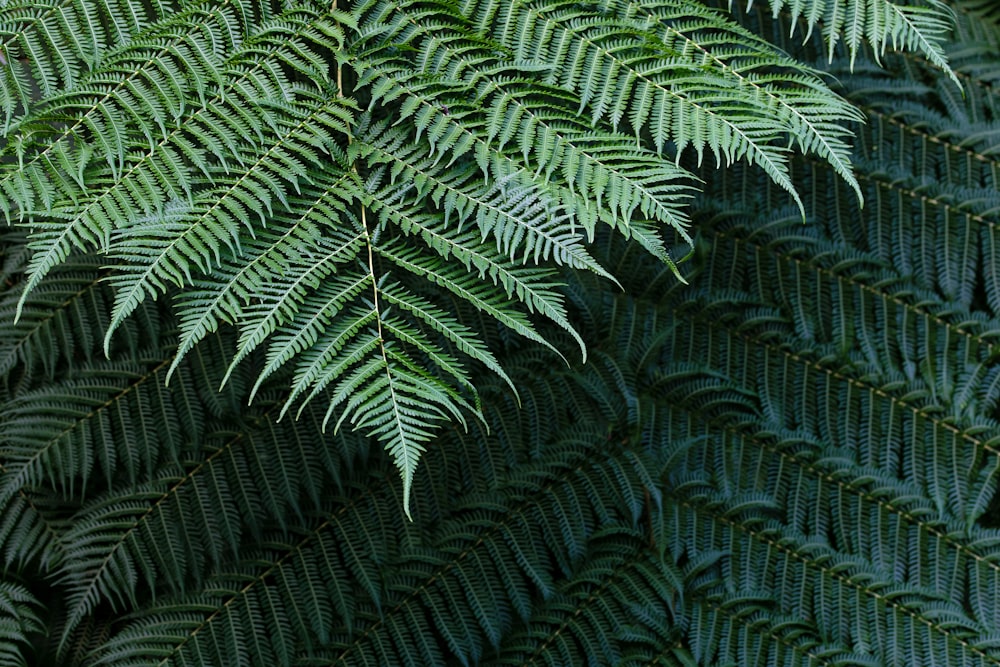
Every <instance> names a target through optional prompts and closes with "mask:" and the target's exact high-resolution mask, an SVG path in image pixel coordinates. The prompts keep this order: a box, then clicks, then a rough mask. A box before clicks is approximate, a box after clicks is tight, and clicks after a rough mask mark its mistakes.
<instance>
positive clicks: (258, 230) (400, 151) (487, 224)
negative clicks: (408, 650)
mask: <svg viewBox="0 0 1000 667" xmlns="http://www.w3.org/2000/svg"><path fill="white" fill-rule="evenodd" d="M823 4H824V3H823V2H819V0H817V1H816V2H814V3H812V4H811V5H810V6H809V8H808V9H809V12H808V13H809V16H810V17H812V18H813V19H814V20H818V18H822V17H823V11H827V10H823V9H822V7H823ZM853 4H856V5H858V6H859V7H861V6H862V5H863V6H864V8H865V9H866V10H870V12H869V11H866V12H855V13H856V16H855V20H853V21H850V20H846V19H842V18H839V19H837V20H836V21H834V22H833V23H832V24H830V25H832V26H834V28H833V29H831V30H828V31H827V33H826V41H827V43H828V44H829V45H830V46H831V48H832V47H833V46H834V45H835V43H836V42H837V41H838V40H839V39H840V38H841V34H843V35H844V37H845V38H846V40H847V42H848V44H849V45H850V49H851V53H852V54H854V53H856V52H857V51H858V49H859V48H860V36H861V35H863V36H864V37H865V38H867V39H868V40H869V41H870V43H871V44H872V45H873V46H874V47H875V49H876V51H877V52H881V51H883V50H884V48H885V45H886V43H887V42H888V41H889V40H893V41H899V42H900V43H901V44H902V45H904V46H906V47H908V48H911V49H915V50H917V51H918V52H922V53H924V54H925V55H926V57H928V58H929V59H930V60H931V61H932V62H934V63H938V64H940V65H942V66H943V67H947V65H946V64H945V63H944V57H943V55H942V52H941V48H942V46H941V44H942V41H941V40H942V38H943V34H942V32H943V30H944V26H945V22H944V18H943V17H944V14H943V10H942V9H941V8H940V7H939V6H938V5H936V4H932V5H928V6H926V7H924V6H918V5H915V6H909V5H898V6H897V5H895V4H892V3H889V2H886V1H885V0H879V1H878V2H876V1H875V0H866V1H865V2H861V0H858V2H857V3H853ZM869 5H870V7H869ZM852 6H853V5H852ZM837 7H839V3H835V7H834V8H832V9H830V10H829V11H832V12H836V11H838V10H837ZM779 9H781V5H776V6H775V10H776V11H777V10H779ZM791 9H792V12H793V14H794V15H797V14H799V13H802V12H803V11H804V9H803V7H802V6H801V3H799V4H796V5H795V6H793V7H792V8H791ZM817 12H819V13H817ZM810 25H811V24H810ZM0 66H2V69H3V76H0V120H2V123H0V130H2V132H0V141H3V145H2V149H0V150H2V151H3V155H4V157H3V158H2V159H0V207H2V208H3V210H4V211H5V214H6V217H7V220H8V222H9V223H10V224H12V225H14V226H15V227H17V228H20V229H22V230H25V232H26V233H27V249H28V250H29V251H30V259H29V260H28V262H27V264H26V266H25V267H24V269H23V272H24V280H23V282H19V283H18V289H19V290H20V298H19V300H18V302H17V309H16V313H15V318H14V319H15V320H19V319H20V318H25V317H29V316H30V315H29V314H28V313H26V312H25V309H26V307H27V305H28V300H29V299H31V298H32V295H34V294H36V293H40V291H41V290H42V289H43V288H44V283H45V280H46V277H47V276H49V275H50V274H51V273H52V271H53V270H55V269H56V268H57V267H59V266H61V265H64V264H66V263H71V262H73V261H76V260H74V259H73V258H74V257H75V256H77V255H81V254H84V255H86V254H95V253H96V254H97V255H99V256H100V257H101V261H102V265H103V266H104V267H105V270H106V271H107V276H106V280H107V281H108V282H109V283H110V284H111V285H112V286H113V288H114V294H115V296H114V302H113V305H112V307H111V312H110V319H109V320H108V321H107V322H106V323H105V324H104V325H103V328H104V332H105V335H104V353H105V355H106V356H108V357H109V358H111V355H110V352H111V345H112V337H113V335H114V333H115V332H116V331H117V330H118V329H119V328H120V327H121V326H122V324H123V323H124V322H125V321H126V320H127V319H128V318H129V317H130V316H132V315H133V314H134V313H135V312H136V310H137V309H138V308H139V306H140V304H142V303H143V302H144V301H146V300H148V299H158V298H160V297H163V296H165V295H167V294H169V295H170V296H169V298H170V299H171V300H172V302H173V303H174V312H175V313H176V317H177V318H178V321H179V343H178V351H177V354H176V356H175V357H174V359H173V361H172V362H171V365H170V368H169V372H168V378H169V377H172V376H173V374H174V373H175V372H176V370H177V369H178V367H179V364H180V363H181V362H182V360H183V359H185V358H186V357H187V356H188V355H189V354H190V353H191V351H192V350H193V349H194V348H195V346H196V345H198V344H199V343H200V342H201V341H203V340H205V339H206V337H208V336H209V335H211V334H213V333H215V332H216V331H218V330H219V328H220V327H235V328H236V330H237V331H238V332H239V335H238V337H237V340H236V343H235V346H233V347H232V348H231V349H230V350H229V351H228V352H227V353H226V357H227V358H228V359H230V366H229V369H228V372H227V373H225V374H224V376H223V378H222V383H225V382H228V381H229V380H230V378H231V377H232V375H233V373H234V372H236V369H237V367H238V366H240V364H241V363H243V362H244V361H245V360H246V359H247V358H248V357H250V356H251V355H253V354H254V353H255V351H256V350H258V349H259V350H261V352H262V353H263V354H264V355H265V358H266V362H265V363H264V365H263V366H259V367H257V369H256V372H257V375H256V379H255V380H254V382H255V385H254V386H255V387H257V388H259V387H261V386H263V385H264V384H266V383H267V382H268V380H269V378H271V377H272V376H273V375H274V374H275V373H277V372H279V371H282V372H284V371H285V370H287V371H288V372H289V373H290V374H291V375H290V377H291V378H292V380H291V392H290V393H289V394H288V397H287V401H288V404H289V405H288V406H286V408H284V409H283V410H282V414H284V413H285V412H287V411H289V410H291V412H293V413H294V412H297V411H299V410H300V409H301V408H302V406H303V405H305V404H306V403H308V402H310V401H312V400H314V399H315V398H316V397H317V396H323V397H324V398H323V400H324V405H325V406H326V408H327V409H328V412H327V417H326V420H327V421H328V422H329V423H330V424H331V425H332V426H333V427H334V430H338V429H339V428H340V427H341V426H342V425H344V424H349V425H350V426H351V427H352V428H355V429H360V430H361V431H362V432H364V433H365V434H367V435H370V436H373V437H375V438H376V439H378V440H379V441H380V442H382V443H383V445H384V446H385V447H386V448H387V449H389V450H390V451H391V452H392V455H393V457H394V458H395V460H396V463H397V466H398V468H399V470H400V473H401V475H402V478H403V485H404V488H405V489H406V490H407V491H406V492H404V495H403V497H404V503H408V499H409V497H410V496H409V491H408V490H409V489H410V487H411V485H412V482H413V474H414V470H415V468H416V465H417V462H418V460H419V457H420V454H421V452H423V451H424V449H425V448H426V447H427V445H428V444H429V442H430V441H431V440H432V439H433V437H434V435H435V434H436V433H437V432H438V431H439V428H440V426H441V424H444V423H449V422H451V423H459V424H462V425H463V426H465V425H467V422H468V420H469V419H483V414H482V411H481V407H480V402H479V401H480V399H479V397H478V393H477V391H478V390H477V383H476V382H473V379H474V378H475V377H476V376H477V375H478V373H479V370H478V369H480V368H483V367H485V368H484V370H488V371H491V372H493V373H496V374H498V375H500V377H502V378H507V376H506V374H505V371H504V370H503V369H502V367H501V366H500V364H499V362H498V360H497V357H496V352H495V351H494V350H491V349H490V347H489V346H488V345H487V344H486V341H485V339H484V338H483V336H482V334H481V331H479V326H478V325H477V326H469V325H468V324H465V323H463V322H462V318H463V313H465V312H467V308H468V307H471V308H473V309H474V310H477V311H479V312H480V313H482V314H483V315H484V316H486V318H487V320H492V321H493V322H495V323H496V324H497V325H499V326H501V327H504V328H506V329H509V330H510V331H511V332H513V333H515V334H518V335H519V336H520V337H523V338H527V339H529V340H531V341H534V342H535V343H538V344H541V345H543V346H546V347H548V348H550V349H555V350H559V351H560V353H562V354H563V356H566V355H570V356H572V354H573V351H572V349H571V348H570V347H567V346H566V345H565V344H564V343H563V342H560V341H556V340H555V339H553V338H552V337H551V336H550V335H548V334H544V333H543V331H542V330H543V329H545V328H546V327H547V326H548V324H546V323H554V324H556V325H557V326H558V327H561V328H562V329H564V330H565V332H566V333H567V334H569V335H570V337H571V338H573V340H574V341H575V343H576V347H578V348H579V351H580V354H581V355H582V356H583V358H586V346H585V344H584V341H583V339H582V338H581V336H580V334H579V331H578V329H577V327H576V325H575V324H574V323H572V322H571V321H570V320H569V319H568V317H567V314H566V302H565V293H564V292H562V291H561V290H560V288H559V286H560V284H561V283H562V282H563V279H562V278H559V277H558V276H557V274H556V273H554V271H558V269H559V268H560V267H566V268H571V269H584V270H588V271H591V272H593V273H595V274H597V275H600V276H603V277H604V278H607V279H610V280H612V281H614V280H615V278H614V277H613V276H612V274H611V273H610V272H609V271H608V270H607V269H606V268H605V267H603V266H602V265H601V263H600V262H598V261H597V260H596V259H595V258H594V257H593V255H592V251H591V249H590V244H591V243H592V242H593V241H594V239H595V236H596V234H597V233H598V232H599V231H600V230H603V229H611V230H613V231H614V233H617V234H619V235H621V236H623V237H624V238H629V239H632V238H634V239H636V240H637V241H638V242H639V243H640V244H642V245H643V246H644V247H646V248H647V250H649V251H650V252H651V253H652V254H654V255H655V256H656V257H658V258H659V259H660V260H661V261H664V262H665V263H667V265H668V266H671V267H674V269H675V270H676V258H677V257H678V256H683V255H686V253H687V249H685V248H684V245H685V244H690V241H691V238H690V233H689V229H690V218H689V209H688V203H689V202H690V199H691V197H692V196H694V195H695V194H696V193H697V192H698V185H697V184H698V179H697V177H696V175H695V174H694V173H693V172H692V171H691V170H690V169H687V168H685V167H682V166H680V161H681V160H682V158H684V157H685V156H687V155H694V156H697V159H698V161H699V162H700V161H701V159H702V157H703V156H704V155H705V154H706V153H707V154H709V155H710V156H711V157H712V158H714V160H715V162H716V164H718V165H722V164H725V165H731V164H733V163H734V162H736V161H738V160H745V161H746V162H748V163H749V164H753V165H756V166H757V167H759V168H761V169H762V170H763V171H764V173H766V174H767V175H768V176H769V177H770V179H772V180H773V181H774V182H775V183H776V184H778V185H779V186H780V187H782V188H783V189H785V190H786V191H787V192H788V193H790V196H791V197H792V198H793V200H795V201H796V202H797V203H798V205H799V207H800V209H801V210H802V212H803V213H804V212H805V208H804V206H805V204H804V202H803V201H802V199H801V195H800V191H799V188H797V187H796V186H795V184H794V183H793V181H792V175H791V172H790V164H791V162H790V160H791V158H792V156H793V155H794V154H795V151H798V152H802V153H807V154H810V155H814V156H816V157H817V158H818V159H820V160H822V161H824V162H825V163H827V164H829V165H831V166H832V167H833V168H834V170H835V171H836V172H837V173H838V174H839V175H840V176H841V177H842V178H843V179H844V180H845V181H846V182H847V183H848V184H849V185H850V186H851V187H852V188H854V189H855V191H856V193H857V195H858V197H861V195H862V191H861V188H860V185H859V184H858V182H857V180H856V179H855V177H854V175H853V172H852V167H851V159H850V149H849V145H848V142H847V140H848V138H849V136H850V134H851V130H850V128H849V125H848V124H849V123H852V122H855V121H858V120H860V119H861V116H860V115H859V113H858V111H857V110H856V109H855V108H854V107H853V106H852V105H850V104H849V103H848V102H846V101H845V100H844V99H843V98H842V97H840V96H839V95H837V94H836V93H835V92H833V91H832V90H831V89H830V87H829V83H828V80H827V79H826V78H825V77H824V76H823V75H821V74H820V73H819V72H818V71H817V70H815V69H813V68H811V67H809V66H807V65H806V64H804V63H803V62H801V61H799V60H795V59H793V58H790V57H789V56H787V55H786V54H785V51H784V50H782V49H780V48H778V47H777V46H776V45H774V44H772V43H770V42H768V41H767V40H765V39H762V38H761V37H759V36H758V35H757V34H756V33H754V32H753V31H752V30H748V29H747V28H746V27H745V26H742V25H740V23H739V22H738V21H737V20H735V19H734V17H733V15H732V14H731V13H730V12H728V11H725V10H723V9H721V8H711V7H707V6H704V5H702V4H699V3H698V2H692V1H689V0H662V1H661V0H658V1H656V2H631V3H630V2H622V1H618V0H607V1H604V2H596V3H591V4H582V5H581V4H579V3H576V2H565V1H563V0H556V1H554V2H542V3H528V2H514V3H510V2H498V1H494V0H482V1H472V0H470V1H467V2H451V1H446V0H438V1H431V2H425V1H423V0H419V1H418V0H414V1H409V0H406V1H402V2H376V1H374V0H370V1H362V0H358V1H357V2H352V3H350V4H349V5H342V6H339V7H338V5H337V3H336V2H334V3H333V6H332V7H331V6H329V5H326V4H323V3H320V4H313V3H312V2H293V3H289V4H280V5H277V4H272V3H268V2H265V3H263V4H260V3H259V2H256V1H255V0H246V1H243V0H224V1H221V2H210V1H207V0H206V1H205V2H180V3H178V4H176V5H174V4H159V3H152V4H146V3H130V2H129V1H128V0H122V1H121V2H120V3H118V2H111V3H105V2H101V3H98V4H93V3H92V2H91V0H72V1H69V2H60V1H54V2H53V3H50V4H43V5H37V4H34V3H27V4H23V5H22V4H19V3H13V4H8V5H5V6H4V8H3V9H2V10H0ZM674 235H679V238H680V239H681V243H680V244H675V243H674V241H673V238H674ZM668 239H669V241H668ZM678 275H679V274H678ZM567 358H570V357H567ZM508 381H509V379H508ZM512 386H513V385H512ZM255 395H256V392H251V398H253V397H254V396H255ZM293 406H294V407H293ZM407 512H409V510H408V504H407Z"/></svg>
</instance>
